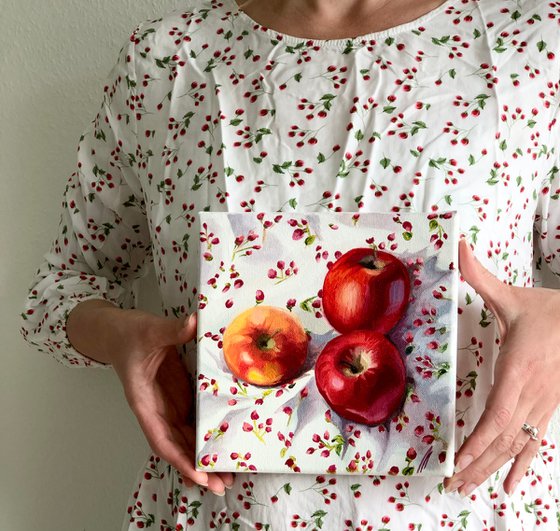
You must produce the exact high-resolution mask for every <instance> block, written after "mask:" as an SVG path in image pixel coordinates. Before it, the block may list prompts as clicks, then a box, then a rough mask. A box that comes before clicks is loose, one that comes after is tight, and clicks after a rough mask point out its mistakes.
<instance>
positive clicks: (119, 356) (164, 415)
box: [111, 310, 233, 494]
mask: <svg viewBox="0 0 560 531" xmlns="http://www.w3.org/2000/svg"><path fill="white" fill-rule="evenodd" d="M117 311H118V312H122V310H117ZM125 312H126V313H121V314H116V315H115V320H118V323H117V324H116V326H114V327H111V332H115V333H116V334H117V335H118V337H117V339H113V343H112V344H111V364H112V366H113V368H114V370H115V372H116V373H117V375H118V377H119V379H120V380H121V382H122V385H123V388H124V393H125V396H126V399H127V401H128V404H129V406H130V408H131V409H132V411H133V413H134V414H135V415H136V418H137V419H138V422H139V423H140V427H141V428H142V431H143V432H144V435H145V436H146V439H147V440H148V443H149V445H150V447H151V449H152V451H153V452H154V453H155V454H156V455H158V456H159V457H161V458H162V459H164V460H165V461H166V462H167V463H169V464H170V465H171V466H173V467H174V468H176V469H177V470H178V471H179V472H180V473H181V475H182V477H183V481H184V482H185V484H186V485H187V486H189V487H190V486H192V485H193V484H194V483H196V484H200V485H206V484H207V485H208V488H209V489H210V490H212V491H213V492H214V493H216V494H222V493H223V492H224V487H225V485H228V486H230V485H231V484H232V483H233V474H232V473H230V472H215V473H206V472H199V471H196V470H195V469H194V465H193V463H194V459H195V430H194V426H192V425H189V422H188V421H189V418H190V417H191V415H192V407H193V398H194V395H193V390H192V387H191V385H190V380H189V378H188V373H187V371H186V369H185V367H184V366H183V364H182V362H181V360H180V357H179V354H178V352H177V349H176V345H182V344H185V343H188V342H189V341H191V340H192V339H193V338H194V337H195V336H196V313H193V314H191V315H190V316H189V317H188V318H186V319H184V318H183V319H167V318H163V317H159V316H156V315H153V314H150V313H147V312H143V311H140V310H130V311H125ZM121 316H122V319H119V317H121ZM192 418H193V420H194V416H192Z"/></svg>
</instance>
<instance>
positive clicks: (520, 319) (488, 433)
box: [67, 0, 560, 495]
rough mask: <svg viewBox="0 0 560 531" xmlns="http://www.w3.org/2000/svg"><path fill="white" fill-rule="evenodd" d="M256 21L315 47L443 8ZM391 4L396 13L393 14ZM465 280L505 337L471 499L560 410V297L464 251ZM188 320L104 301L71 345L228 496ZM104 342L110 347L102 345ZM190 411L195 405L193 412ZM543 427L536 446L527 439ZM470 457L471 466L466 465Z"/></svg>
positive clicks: (520, 469)
mask: <svg viewBox="0 0 560 531" xmlns="http://www.w3.org/2000/svg"><path fill="white" fill-rule="evenodd" d="M238 3H239V4H240V7H241V8H242V9H243V10H244V11H245V12H246V13H247V14H248V15H249V16H250V17H251V18H253V19H254V20H256V21H257V22H259V23H260V24H262V25H263V26H267V27H269V28H273V29H274V30H276V31H279V32H282V33H288V34H290V35H294V36H300V37H308V38H314V39H341V38H346V37H351V36H358V35H364V34H367V33H372V32H375V31H381V30H384V29H387V28H388V27H392V26H396V25H399V24H403V23H406V22H409V21H411V20H414V19H416V18H418V17H419V16H422V15H423V14H425V13H427V12H429V11H431V10H432V9H434V8H436V7H437V6H438V5H440V4H441V3H442V1H441V0H435V1H433V0H416V1H414V2H412V1H409V0H361V1H360V0H354V1H351V0H347V1H346V2H341V1H340V0H267V1H266V2H264V1H263V0H249V1H246V2H241V1H240V2H238ZM389 5H390V7H391V8H393V9H392V10H391V11H389V10H388V9H387V7H388V6H389ZM459 269H460V272H461V275H462V277H463V279H464V280H465V281H466V282H468V284H469V285H470V286H472V287H473V288H474V289H475V290H476V291H477V293H478V294H479V295H480V296H481V297H482V299H483V301H484V303H485V305H486V306H487V307H488V309H489V310H490V311H491V312H492V313H493V314H494V316H495V318H496V321H497V324H498V327H499V333H500V354H499V356H498V359H497V362H496V365H495V381H494V385H493V387H492V390H491V392H490V394H489V396H488V399H487V402H486V406H485V411H484V413H483V414H482V416H481V418H480V420H479V422H478V423H477V425H476V426H475V428H474V430H473V432H472V433H471V434H470V436H469V437H468V438H467V440H466V441H465V442H464V443H463V445H462V446H461V447H460V449H459V450H458V452H457V454H456V460H455V461H456V465H457V471H456V473H455V474H454V475H453V476H452V477H451V478H446V479H445V480H444V485H445V487H446V490H447V491H449V492H451V491H453V490H456V489H459V493H460V494H462V495H467V494H469V493H470V492H471V491H472V490H473V489H474V488H475V487H476V486H477V485H480V484H481V483H482V482H484V481H485V480H486V479H487V478H488V477H489V476H490V475H492V474H493V473H494V472H495V471H496V470H497V469H498V468H500V467H501V466H502V465H503V464H505V463H507V462H508V461H509V460H511V459H514V463H513V466H512V467H511V470H510V471H509V474H508V476H507V478H506V480H505V481H504V484H503V486H504V489H505V490H506V492H508V493H509V494H511V493H512V492H513V491H514V490H515V486H516V484H517V482H518V481H519V480H520V479H521V478H522V477H523V475H524V474H525V472H526V470H527V468H528V467H529V465H530V464H531V461H532V460H533V457H534V456H535V454H536V452H537V450H538V448H539V446H540V440H541V438H542V435H543V434H544V433H546V431H547V427H548V424H549V421H550V418H551V417H552V415H553V413H554V411H555V410H556V408H557V407H558V405H559V404H560V388H559V387H558V386H557V384H556V382H557V380H558V377H559V376H560V374H559V373H560V349H558V344H560V330H559V328H558V326H557V324H558V322H559V319H560V291H559V290H553V289H547V288H521V287H516V286H510V285H507V284H504V283H502V282H501V281H500V280H499V279H497V278H496V277H495V276H494V275H492V274H491V273H490V272H489V271H488V270H486V269H485V268H484V267H483V266H482V264H481V263H480V262H479V261H478V260H477V259H476V257H475V256H474V254H473V253H472V251H471V249H470V247H469V245H468V244H467V242H466V241H465V240H461V241H460V243H459ZM192 316H193V317H192V319H190V320H189V319H188V317H187V318H186V319H165V318H162V317H159V316H155V315H152V314H149V313H146V312H143V311H140V310H121V309H119V308H116V307H114V306H113V305H112V304H111V303H108V302H107V301H95V300H90V301H85V302H82V303H80V304H78V305H77V306H76V307H75V308H74V310H73V311H72V312H71V314H70V317H69V319H68V322H67V331H68V337H69V338H70V340H71V343H72V344H73V345H74V346H75V347H76V348H77V349H78V350H79V351H80V352H82V353H83V354H84V355H86V356H89V357H91V358H92V359H96V360H98V361H102V362H105V363H111V364H112V365H113V368H114V369H115V372H116V373H117V375H118V377H119V378H120V380H121V382H122V384H123V388H124V392H125V396H126V398H127V401H128V403H129V405H130V407H131V409H132V411H133V412H134V414H135V415H136V417H137V419H138V421H139V424H140V426H141V428H142V430H143V432H144V434H145V436H146V439H147V440H148V442H149V444H150V447H151V448H152V451H153V452H154V453H155V454H157V455H159V456H160V457H161V458H162V459H164V460H165V461H167V462H168V463H170V464H171V465H172V466H173V467H174V468H176V469H177V470H179V471H180V473H181V475H182V477H183V481H184V483H185V484H186V485H187V486H193V485H195V484H199V485H204V484H206V483H207V484H208V488H209V489H210V490H212V491H213V492H215V493H218V494H223V492H224V487H225V485H231V484H232V483H233V477H234V474H230V473H218V472H216V473H206V472H197V471H195V469H194V464H193V463H194V428H193V426H191V425H189V424H188V423H187V422H186V420H185V419H186V418H187V417H188V416H190V413H191V412H190V408H189V406H188V405H186V404H185V401H184V397H185V396H186V393H187V392H188V390H189V385H188V379H187V377H186V372H185V369H184V367H183V365H182V364H181V362H180V361H179V358H178V356H177V350H176V345H182V344H186V343H188V342H190V341H192V340H193V338H194V337H195V334H196V313H194V314H192ZM103 338H104V339H103ZM190 407H192V405H191V406H190ZM523 422H528V423H529V424H532V425H534V426H537V427H538V428H539V430H540V435H539V437H538V441H532V440H531V439H530V438H529V436H528V435H527V434H526V433H525V432H523V431H522V430H521V426H522V424H523ZM469 455H471V456H472V457H473V459H472V461H470V464H469V463H468V462H467V461H468V459H467V457H468V456H469Z"/></svg>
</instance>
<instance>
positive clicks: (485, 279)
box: [459, 238, 513, 321]
mask: <svg viewBox="0 0 560 531" xmlns="http://www.w3.org/2000/svg"><path fill="white" fill-rule="evenodd" d="M459 271H460V272H461V275H462V276H463V278H464V279H465V280H466V281H467V282H468V283H469V285H470V286H472V287H473V288H474V289H475V291H476V292H477V293H478V294H479V295H480V296H481V297H482V299H483V300H484V302H485V304H486V306H487V307H488V308H489V309H490V310H491V311H492V313H493V314H494V315H495V317H496V318H498V320H499V321H501V320H502V319H503V317H504V316H503V315H502V314H503V313H504V312H503V310H504V309H505V308H508V307H510V306H511V305H512V303H513V300H512V297H513V296H512V292H511V287H510V286H508V285H507V284H504V283H503V282H502V281H501V280H500V279H499V278H498V277H496V276H495V275H493V274H492V273H491V272H490V271H488V269H486V268H485V267H484V266H483V265H482V264H481V262H480V261H479V260H478V258H477V257H476V256H475V255H474V253H473V251H472V249H471V247H470V245H469V244H468V242H467V240H466V239H465V238H461V239H460V240H459Z"/></svg>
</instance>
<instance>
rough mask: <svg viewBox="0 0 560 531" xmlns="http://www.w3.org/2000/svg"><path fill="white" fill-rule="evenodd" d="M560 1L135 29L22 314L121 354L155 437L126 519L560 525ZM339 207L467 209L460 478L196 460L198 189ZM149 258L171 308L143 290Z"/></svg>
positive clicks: (42, 343) (86, 347)
mask: <svg viewBox="0 0 560 531" xmlns="http://www.w3.org/2000/svg"><path fill="white" fill-rule="evenodd" d="M559 21H560V8H559V7H558V6H557V5H556V3H550V4H549V3H543V2H539V1H536V0H526V1H525V0H521V1H517V2H513V1H512V2H509V1H508V2H493V1H490V0H482V1H476V0H448V1H446V2H444V3H441V0H439V1H437V2H434V1H420V2H418V1H416V2H412V1H409V0H400V1H398V2H397V1H392V2H390V3H389V2H382V1H381V0H363V1H354V2H347V3H346V4H345V5H344V6H341V5H340V3H339V4H335V3H334V2H333V3H329V2H328V1H327V0H322V1H315V2H314V1H311V0H308V1H301V0H300V1H299V2H296V1H295V0H282V1H281V0H275V1H274V2H271V1H267V2H266V3H264V2H262V1H261V0H255V1H249V2H246V3H245V4H243V5H242V6H238V5H237V4H236V3H235V1H234V0H223V1H221V2H219V1H214V0H202V1H199V2H192V5H189V6H185V7H183V8H181V9H179V10H176V11H174V12H172V13H170V14H168V15H166V16H165V17H163V18H161V19H157V20H151V21H146V22H144V23H142V24H140V25H139V26H138V27H137V28H136V30H135V31H134V32H133V34H132V35H131V38H130V40H129V41H128V42H127V44H126V45H125V46H124V47H123V48H122V50H121V53H120V55H119V58H118V61H117V64H116V65H115V67H114V69H113V70H112V72H111V75H110V78H109V82H108V84H107V85H106V87H105V91H104V99H103V104H102V107H101V110H100V112H99V114H98V115H97V116H96V118H95V120H94V121H93V122H92V124H91V126H90V127H89V128H88V130H87V131H86V133H85V134H84V136H83V137H82V138H81V140H80V145H79V152H78V166H77V169H76V171H75V172H74V173H73V174H72V176H71V177H70V179H69V182H68V185H67V187H66V189H65V192H64V199H65V201H64V210H63V212H62V218H61V224H60V230H59V234H58V236H57V237H56V239H55V241H54V243H53V246H52V248H51V252H50V253H48V254H47V255H46V256H45V261H44V262H43V264H42V265H41V267H40V269H39V271H38V272H37V276H36V278H35V279H34V281H33V285H32V287H31V288H30V291H29V296H28V299H27V302H26V307H25V311H24V313H23V316H24V322H23V327H22V332H23V334H24V336H25V338H26V339H27V340H28V341H29V342H30V343H32V344H34V345H36V346H37V347H38V348H39V350H42V351H45V352H48V353H50V354H52V355H53V356H54V357H55V358H56V359H57V360H58V361H60V362H61V363H64V364H66V365H68V366H76V367H107V368H111V367H112V368H113V369H114V370H115V371H116V372H117V374H118V376H119V378H120V380H121V382H122V384H123V388H124V392H125V396H126V398H127V400H128V403H129V405H130V407H131V408H132V410H133V412H134V413H135V415H136V416H137V418H138V421H139V423H140V425H141V427H142V429H143V431H144V433H145V435H146V437H147V440H148V441H149V443H150V446H151V448H152V450H153V452H154V454H153V455H151V456H150V457H149V459H148V461H147V463H146V466H145V467H144V469H142V470H141V471H140V472H139V474H138V487H137V489H135V491H134V492H133V493H132V494H131V497H130V503H129V507H128V511H127V516H126V518H125V522H124V523H123V529H137V528H141V527H149V526H155V527H159V528H160V529H184V528H187V527H192V528H195V529H201V530H202V529H204V530H205V529H213V528H222V527H224V526H225V524H229V528H231V529H242V530H245V529H275V530H276V529H288V528H293V527H307V528H322V529H328V530H329V531H330V530H333V531H334V530H336V531H338V530H340V529H378V528H381V527H382V528H384V529H399V530H400V529H405V528H408V529H420V528H423V529H434V528H435V527H440V526H442V527H443V526H445V527H453V528H455V529H457V528H461V529H473V530H477V531H478V530H481V529H504V530H505V529H516V530H517V529H533V528H536V527H537V526H538V527H539V529H556V528H557V526H558V519H559V518H560V516H559V511H558V503H559V502H558V498H559V489H558V475H557V472H556V470H555V467H556V460H557V458H558V457H557V453H556V449H555V446H554V444H553V442H552V439H551V437H550V434H549V433H547V429H548V425H549V420H550V417H551V415H552V414H553V412H554V410H555V408H556V407H557V405H558V403H559V392H558V390H557V385H556V380H557V378H558V376H559V375H560V354H559V353H558V350H557V348H556V345H557V344H558V339H559V338H558V337H557V336H558V335H560V333H559V332H558V331H557V328H558V327H557V326H556V325H557V322H558V321H557V319H558V317H559V315H560V302H559V300H558V298H559V295H558V292H556V291H555V290H549V289H544V288H537V287H533V282H534V277H533V274H534V273H535V274H537V277H536V280H537V281H538V273H539V269H540V265H541V263H542V262H543V261H544V262H546V263H547V264H548V266H550V268H551V269H552V271H554V273H556V274H560V254H559V253H560V251H559V249H558V245H557V243H556V242H557V240H558V239H559V238H560V208H559V204H558V197H559V195H558V190H559V189H560V183H559V182H558V174H559V172H558V161H557V152H558V149H557V145H558V138H559V130H560V127H559V125H558V123H557V114H558V98H559V93H558V90H559V83H558V72H559V66H560V62H559V58H558V50H559V45H560V42H559V40H560V32H559V31H558V23H559ZM355 35H359V36H358V37H355ZM322 209H329V210H336V211H395V212H398V211H399V210H401V209H412V210H415V211H425V212H438V211H439V212H441V211H445V210H446V209H449V210H457V211H458V212H459V214H460V223H461V227H460V229H461V234H462V236H463V238H464V239H463V241H462V243H461V244H460V256H459V266H460V271H461V275H462V279H461V280H462V281H461V283H460V291H459V337H458V347H459V352H458V364H457V417H456V440H457V441H458V442H459V443H462V442H463V441H464V444H462V445H460V449H459V452H458V454H457V459H456V463H457V468H456V473H455V475H454V476H453V477H452V478H448V479H446V480H445V482H442V478H421V477H410V478H402V477H393V476H382V477H378V476H359V477H356V476H329V475H319V476H314V475H309V476H304V475H298V474H289V475H267V474H265V475H261V474H248V473H239V474H236V475H235V476H234V475H232V474H229V473H209V474H207V473H204V472H197V471H195V470H194V467H193V459H194V437H193V433H194V432H193V427H192V422H193V420H194V412H193V408H192V404H190V403H188V400H185V397H188V396H190V393H191V392H192V388H190V387H189V382H190V381H191V380H192V382H191V384H192V386H193V387H194V386H195V385H196V382H195V381H194V378H195V377H196V364H195V357H194V346H193V342H192V339H193V338H194V335H195V327H196V314H195V313H194V312H195V311H196V302H197V289H196V281H197V271H196V264H197V260H198V256H197V245H196V241H198V237H199V232H198V231H199V227H198V224H197V219H196V212H197V211H199V210H229V211H249V210H255V211H273V212H276V211H285V212H289V211H291V210H301V211H304V210H305V211H320V210H322ZM533 229H535V230H536V241H535V242H534V243H535V249H536V250H537V252H538V253H540V254H541V257H540V258H538V260H537V259H535V260H533ZM150 262H153V263H154V266H155V269H156V274H157V278H158V282H159V287H160V291H161V295H162V300H163V305H164V313H165V316H166V318H163V317H157V316H155V315H151V314H149V313H147V312H142V311H140V310H136V309H133V308H134V305H135V292H134V281H135V280H136V279H138V278H139V277H141V276H142V275H143V274H144V272H145V268H146V266H147V265H148V264H149V263H150ZM534 266H537V267H534ZM187 316H188V318H187ZM176 345H177V346H179V345H182V348H181V349H180V350H181V354H182V355H181V357H178V356H176V355H175V354H176ZM498 354H499V356H498ZM181 362H182V363H181ZM467 437H468V438H467ZM465 439H466V440H465ZM206 483H207V486H204V485H206ZM226 487H228V489H227V490H226ZM444 487H445V489H444Z"/></svg>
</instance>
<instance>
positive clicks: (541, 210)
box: [534, 112, 560, 277]
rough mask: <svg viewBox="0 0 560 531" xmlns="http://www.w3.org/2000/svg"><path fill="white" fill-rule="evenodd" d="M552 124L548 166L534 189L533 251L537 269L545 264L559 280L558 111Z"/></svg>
mask: <svg viewBox="0 0 560 531" xmlns="http://www.w3.org/2000/svg"><path fill="white" fill-rule="evenodd" d="M556 115H557V116H556V117H555V118H554V119H553V120H552V121H551V123H550V126H549V127H550V128H551V129H552V134H551V136H550V145H549V146H548V152H549V158H550V161H551V164H550V167H549V170H548V172H547V173H546V175H545V176H544V178H543V180H542V182H541V184H540V187H539V188H538V189H537V193H538V198H537V209H536V213H535V224H534V229H535V234H536V237H535V246H534V247H535V251H536V254H537V256H538V255H540V256H539V258H538V266H539V267H540V265H541V263H542V262H545V263H546V264H547V265H548V267H549V268H550V270H551V271H552V272H553V273H554V274H555V275H557V276H558V277H560V131H559V130H560V116H558V115H560V112H556Z"/></svg>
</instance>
